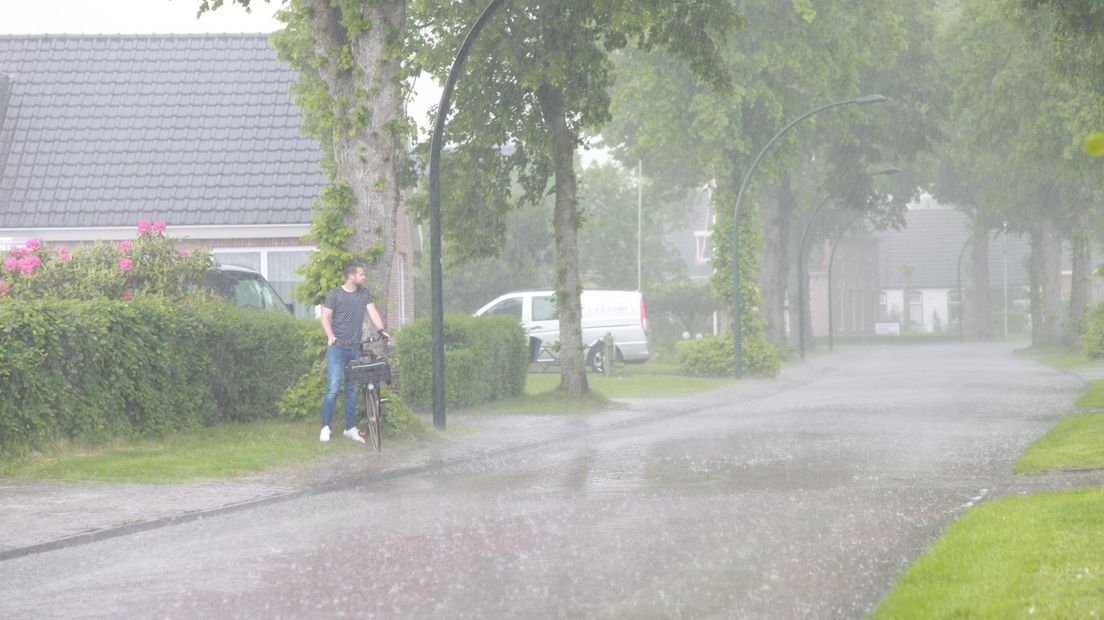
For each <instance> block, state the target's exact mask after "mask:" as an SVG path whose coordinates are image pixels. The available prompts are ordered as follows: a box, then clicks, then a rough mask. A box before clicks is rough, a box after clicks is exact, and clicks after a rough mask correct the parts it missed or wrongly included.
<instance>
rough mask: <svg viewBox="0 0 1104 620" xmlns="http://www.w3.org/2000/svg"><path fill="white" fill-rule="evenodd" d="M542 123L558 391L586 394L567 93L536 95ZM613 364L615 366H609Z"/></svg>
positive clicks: (548, 90) (543, 90)
mask: <svg viewBox="0 0 1104 620" xmlns="http://www.w3.org/2000/svg"><path fill="white" fill-rule="evenodd" d="M537 97H538V99H539V100H540V104H541V114H542V115H543V116H544V122H545V123H547V124H548V127H549V128H550V129H551V131H552V161H553V165H554V166H555V189H556V207H555V210H554V213H553V216H552V223H553V228H554V229H555V237H556V309H557V313H558V315H559V319H560V389H561V390H563V391H565V392H567V393H568V394H573V395H582V394H585V393H586V392H587V391H588V389H589V386H588V385H587V376H586V359H585V357H584V354H585V351H584V349H583V346H584V343H583V331H582V306H581V303H580V293H582V284H581V283H580V281H579V252H578V235H579V214H578V211H577V205H576V202H575V188H576V182H575V162H574V157H575V145H576V143H577V140H576V138H575V135H574V133H573V132H572V130H571V128H570V127H569V126H568V124H567V116H566V106H565V103H564V93H563V89H562V88H560V87H558V86H551V85H549V84H543V85H541V87H540V88H539V89H537ZM611 362H612V360H611Z"/></svg>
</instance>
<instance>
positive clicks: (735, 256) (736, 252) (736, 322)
mask: <svg viewBox="0 0 1104 620" xmlns="http://www.w3.org/2000/svg"><path fill="white" fill-rule="evenodd" d="M883 101H887V99H886V97H883V96H882V95H863V96H861V97H855V98H854V99H845V100H843V101H836V102H834V103H829V104H827V105H822V106H820V107H819V108H817V109H815V110H812V111H809V112H806V113H805V114H802V115H801V116H799V117H797V118H795V119H794V120H792V121H790V123H789V124H788V125H786V126H785V127H783V128H782V129H780V130H779V131H778V133H776V134H774V137H772V138H771V139H770V140H769V141H768V142H767V143H766V145H764V146H763V148H762V149H760V150H759V154H758V155H756V156H755V159H754V160H753V161H752V162H751V166H750V167H749V168H748V170H747V172H746V173H745V174H744V180H743V182H741V183H740V191H739V192H737V193H736V204H735V205H734V206H733V207H732V334H733V339H734V340H735V345H736V346H735V353H736V360H735V361H736V364H735V375H736V378H737V379H738V378H740V377H742V376H744V355H743V343H742V342H741V338H740V203H741V202H742V201H743V199H744V192H745V191H747V186H748V182H749V181H751V175H752V173H753V172H755V169H756V168H757V167H758V166H759V162H760V161H762V159H763V155H765V154H766V153H767V149H769V148H770V147H771V146H772V145H773V144H774V143H775V142H777V141H778V139H779V138H781V137H782V135H783V134H784V133H786V132H787V131H789V129H790V128H791V127H793V126H794V125H796V124H798V123H800V122H801V121H803V120H805V119H807V118H809V117H810V116H812V115H814V114H817V113H818V112H823V111H824V110H827V109H830V108H834V107H837V106H841V105H850V104H855V105H866V104H868V103H881V102H883Z"/></svg>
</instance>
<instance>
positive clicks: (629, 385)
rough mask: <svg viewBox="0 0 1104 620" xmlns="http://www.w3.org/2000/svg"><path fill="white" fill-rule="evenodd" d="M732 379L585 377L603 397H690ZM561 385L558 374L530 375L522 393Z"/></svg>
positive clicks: (625, 375)
mask: <svg viewBox="0 0 1104 620" xmlns="http://www.w3.org/2000/svg"><path fill="white" fill-rule="evenodd" d="M734 381H735V380H734V379H731V378H725V379H716V378H710V377H687V376H685V375H672V374H666V372H664V373H659V374H652V373H649V372H644V371H643V370H641V371H637V372H633V371H626V372H625V373H623V374H615V375H614V376H612V377H607V376H605V375H599V374H588V375H587V383H588V384H589V385H590V389H591V390H592V391H593V392H595V393H596V394H598V395H600V396H604V397H606V398H664V397H675V396H689V395H691V394H698V393H701V392H705V391H708V390H713V389H716V388H719V387H724V386H726V385H732V383H733V382H734ZM559 384H560V375H559V374H558V373H541V374H530V375H529V376H528V378H527V379H526V380H525V393H526V394H530V395H534V394H542V393H549V392H551V391H552V390H554V389H556V386H558V385H559Z"/></svg>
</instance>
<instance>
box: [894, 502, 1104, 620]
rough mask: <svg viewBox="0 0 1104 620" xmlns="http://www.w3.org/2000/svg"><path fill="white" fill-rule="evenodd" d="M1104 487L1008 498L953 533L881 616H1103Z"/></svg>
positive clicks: (970, 516)
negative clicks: (1102, 488) (1101, 488)
mask: <svg viewBox="0 0 1104 620" xmlns="http://www.w3.org/2000/svg"><path fill="white" fill-rule="evenodd" d="M1102 548H1104V490H1099V489H1091V490H1080V491H1067V492H1061V493H1040V494H1036V495H1027V496H1018V497H1005V498H1001V499H997V500H994V501H992V502H990V503H988V504H984V505H981V506H978V507H977V508H974V509H973V510H971V511H970V512H968V513H967V514H966V515H965V516H963V517H962V518H961V519H959V520H958V521H957V522H955V523H954V524H952V525H951V527H950V528H948V529H947V533H946V534H945V535H944V536H943V537H942V538H940V539H939V541H937V542H936V543H935V545H934V546H933V547H932V548H931V549H930V550H929V551H927V552H926V553H925V554H924V555H923V556H921V558H920V559H919V560H918V561H917V562H916V564H914V565H913V566H912V567H911V568H909V570H908V571H907V572H905V573H904V574H903V575H902V576H901V577H900V578H898V580H897V583H896V584H895V585H894V587H893V590H892V591H891V592H890V593H889V595H888V596H887V597H886V598H885V599H884V600H883V601H882V602H881V604H880V605H879V606H878V609H877V610H876V611H875V613H874V615H873V617H874V618H894V619H908V618H917V619H920V618H923V619H925V620H927V619H929V618H1002V619H1003V618H1032V617H1033V618H1092V617H1100V616H1101V615H1102V614H1104V554H1101V552H1100V549H1102Z"/></svg>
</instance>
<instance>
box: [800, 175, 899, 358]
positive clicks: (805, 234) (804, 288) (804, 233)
mask: <svg viewBox="0 0 1104 620" xmlns="http://www.w3.org/2000/svg"><path fill="white" fill-rule="evenodd" d="M900 171H901V170H900V169H899V168H886V169H885V170H879V171H877V172H871V173H868V174H869V176H872V177H874V176H880V175H883V174H897V173H898V172H900ZM830 197H831V196H825V197H824V198H822V199H821V200H820V202H819V203H817V206H816V207H815V208H814V209H813V212H812V214H810V215H809V219H808V220H806V221H805V227H804V228H802V229H801V241H800V242H799V243H798V245H797V312H798V317H797V325H798V327H797V334H798V338H797V341H798V348H799V349H800V350H801V359H805V313H806V312H807V311H808V309H807V308H806V305H808V299H807V298H806V294H807V293H808V290H809V283H808V282H807V281H806V280H807V279H808V275H809V274H808V273H806V269H807V265H806V264H805V263H806V260H805V246H806V243H807V242H808V238H809V228H811V227H812V225H813V220H815V219H816V216H817V215H818V214H819V213H820V210H821V209H822V208H824V205H826V204H828V199H829V198H830ZM832 256H833V258H834V257H835V246H833V247H832ZM831 273H832V267H831V261H829V267H828V275H829V291H828V294H829V302H828V304H829V305H828V312H829V318H828V323H829V324H828V333H829V335H831V333H832V324H831V322H832V320H831V311H832V306H831Z"/></svg>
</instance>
